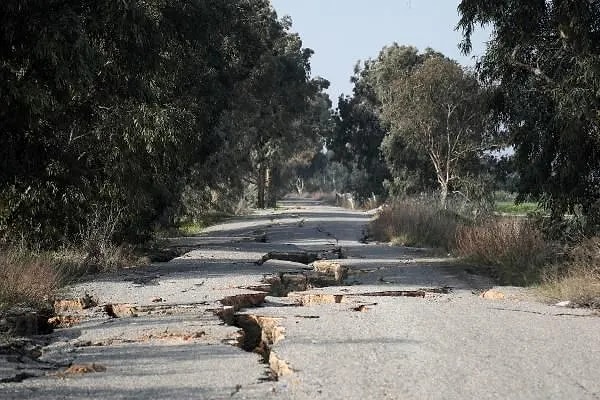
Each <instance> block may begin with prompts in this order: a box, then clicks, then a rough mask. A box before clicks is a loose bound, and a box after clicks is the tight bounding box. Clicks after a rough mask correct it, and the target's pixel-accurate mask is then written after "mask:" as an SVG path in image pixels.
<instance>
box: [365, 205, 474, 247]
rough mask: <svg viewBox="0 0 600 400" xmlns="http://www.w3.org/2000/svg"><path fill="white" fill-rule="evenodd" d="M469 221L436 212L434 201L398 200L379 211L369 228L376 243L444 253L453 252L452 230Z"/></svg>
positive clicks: (448, 211)
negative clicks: (418, 247) (383, 242)
mask: <svg viewBox="0 0 600 400" xmlns="http://www.w3.org/2000/svg"><path fill="white" fill-rule="evenodd" d="M468 222H469V220H468V219H467V218H465V217H463V216H461V215H460V214H458V213H456V212H453V211H450V210H443V209H441V208H439V206H438V202H437V200H434V199H431V200H429V199H425V200H401V201H396V202H394V204H393V206H391V207H386V208H384V209H383V211H382V212H381V214H380V215H379V218H377V219H376V220H375V221H374V222H373V223H372V225H371V235H372V236H373V237H374V238H375V239H376V240H379V241H391V242H392V243H395V244H399V245H403V246H432V247H436V248H441V249H444V250H446V251H449V250H451V249H452V248H454V245H455V237H456V229H457V227H458V225H459V224H460V223H468Z"/></svg>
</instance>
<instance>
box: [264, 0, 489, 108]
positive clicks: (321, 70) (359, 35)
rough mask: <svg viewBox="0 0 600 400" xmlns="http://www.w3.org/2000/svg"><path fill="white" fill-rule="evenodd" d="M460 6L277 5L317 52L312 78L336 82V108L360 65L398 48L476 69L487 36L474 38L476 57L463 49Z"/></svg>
mask: <svg viewBox="0 0 600 400" xmlns="http://www.w3.org/2000/svg"><path fill="white" fill-rule="evenodd" d="M458 3H459V1H458V0H370V1H368V0H271V4H273V7H274V8H275V10H276V11H277V14H278V15H279V17H283V16H284V15H289V16H291V17H292V21H293V27H292V31H294V32H298V33H299V34H300V36H301V38H302V40H303V44H304V47H309V48H311V49H313V50H315V54H314V55H313V58H312V62H311V65H312V75H313V76H322V77H324V78H326V79H328V80H329V81H330V82H331V87H330V89H329V95H330V96H331V99H332V101H333V103H334V106H335V105H336V104H337V98H338V96H339V95H340V94H341V93H344V94H351V93H352V84H351V83H350V77H351V76H352V72H353V69H354V65H355V64H356V62H357V61H358V60H366V59H368V58H375V57H377V55H378V54H379V51H380V50H381V49H382V48H383V47H384V46H386V45H389V44H392V43H393V42H398V43H399V44H401V45H412V46H416V47H417V48H418V49H419V50H424V49H425V48H427V47H431V48H433V49H434V50H437V51H440V52H442V53H443V54H445V55H446V56H448V57H450V58H453V59H455V60H457V61H459V62H460V63H461V64H463V65H473V64H474V61H473V59H472V56H473V55H481V54H482V53H483V50H484V48H485V45H484V42H485V41H486V40H487V38H488V35H489V34H488V33H487V32H483V31H481V32H477V34H476V35H475V36H474V38H473V55H471V56H463V55H462V54H461V53H460V50H459V49H458V47H457V46H458V44H459V43H460V41H461V33H460V32H458V31H455V30H454V28H455V27H456V24H457V23H458V18H459V17H458V13H457V10H456V7H457V5H458Z"/></svg>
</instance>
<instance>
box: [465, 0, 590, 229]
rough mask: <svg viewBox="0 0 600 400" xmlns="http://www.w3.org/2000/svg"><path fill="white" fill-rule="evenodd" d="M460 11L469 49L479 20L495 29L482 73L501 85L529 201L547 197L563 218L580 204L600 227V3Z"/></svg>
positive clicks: (487, 5)
mask: <svg viewBox="0 0 600 400" xmlns="http://www.w3.org/2000/svg"><path fill="white" fill-rule="evenodd" d="M459 12H460V14H461V20H460V23H459V25H458V26H459V28H461V29H462V31H463V34H464V42H463V44H462V45H463V49H464V51H465V52H468V51H469V50H470V49H471V35H472V33H473V31H474V29H476V27H477V26H478V25H490V26H491V27H492V28H493V30H492V37H491V40H490V42H489V44H488V48H487V50H486V53H485V55H484V56H483V58H482V59H481V61H480V65H479V71H480V73H481V77H482V78H483V79H485V80H487V81H489V82H490V83H493V84H494V85H496V87H497V94H496V98H495V100H496V101H495V103H494V110H495V112H496V116H497V118H498V121H499V123H501V124H502V125H503V126H504V127H506V129H507V130H508V131H509V132H510V135H511V141H512V144H513V146H514V148H515V153H516V155H515V160H516V164H517V168H518V170H519V173H520V176H521V180H520V187H519V190H520V193H521V199H524V198H525V196H527V195H530V196H533V197H534V198H536V199H539V200H540V201H541V202H542V204H544V205H545V206H546V207H547V208H549V209H551V210H552V212H553V216H554V217H555V218H561V217H562V215H563V214H564V213H565V212H569V211H571V212H573V211H576V210H577V209H578V208H580V209H581V210H582V212H583V213H584V214H585V215H587V216H588V217H592V218H591V219H590V220H589V222H590V224H589V227H590V228H593V229H597V228H598V218H597V217H598V216H599V215H600V213H599V212H598V205H599V200H600V185H599V179H600V178H599V176H600V95H599V93H600V2H598V1H579V0H533V1H527V2H523V1H518V0H501V1H494V2H489V1H485V0H462V1H461V2H460V5H459Z"/></svg>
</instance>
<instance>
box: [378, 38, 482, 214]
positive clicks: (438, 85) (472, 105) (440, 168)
mask: <svg viewBox="0 0 600 400" xmlns="http://www.w3.org/2000/svg"><path fill="white" fill-rule="evenodd" d="M372 70H373V74H372V76H371V79H372V80H373V81H374V82H376V86H375V87H376V91H377V94H378V96H379V98H380V99H381V104H382V118H383V120H384V121H385V122H386V123H387V124H388V125H389V127H390V135H389V136H388V137H386V139H385V140H384V143H383V146H382V148H383V149H384V152H385V154H386V159H387V161H388V165H389V166H390V169H391V170H392V172H393V174H394V178H396V179H395V181H396V182H398V181H400V180H401V181H405V182H407V183H409V184H408V185H406V187H405V188H404V190H406V191H411V186H417V185H418V186H421V187H427V186H430V185H431V184H432V177H433V176H435V178H436V180H437V183H438V185H439V188H440V192H441V200H442V204H445V201H446V198H447V196H448V193H449V192H450V191H452V190H459V188H460V187H461V186H462V187H465V186H472V181H473V180H472V179H470V180H468V179H465V178H466V177H467V174H468V173H469V172H470V170H472V169H473V168H470V167H473V166H476V162H475V160H477V158H478V157H480V156H482V154H483V150H485V149H486V147H485V146H486V143H485V140H484V139H485V133H486V126H485V125H486V112H485V108H484V104H485V91H484V90H483V88H481V86H480V85H479V83H478V81H477V80H476V79H475V78H474V77H473V76H472V75H471V74H470V73H468V72H466V71H465V70H463V69H462V68H461V67H460V66H459V65H458V64H457V63H456V62H454V61H452V60H449V59H447V58H445V57H443V56H442V55H441V54H439V53H435V52H433V51H432V50H430V49H428V50H427V51H426V52H425V53H423V54H419V53H418V52H417V50H416V49H415V48H413V47H402V46H397V45H394V46H392V47H389V48H385V49H384V50H383V51H382V53H381V55H380V57H379V59H378V61H377V63H375V65H374V66H373V68H372ZM432 170H433V172H434V173H433V174H431V171H432ZM407 178H408V179H407ZM412 190H414V189H412ZM471 192H472V193H474V192H473V191H471ZM463 195H466V194H465V193H463Z"/></svg>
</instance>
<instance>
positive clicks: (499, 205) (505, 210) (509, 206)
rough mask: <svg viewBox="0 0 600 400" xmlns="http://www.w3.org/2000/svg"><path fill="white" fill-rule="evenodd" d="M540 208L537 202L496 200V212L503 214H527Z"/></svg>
mask: <svg viewBox="0 0 600 400" xmlns="http://www.w3.org/2000/svg"><path fill="white" fill-rule="evenodd" d="M537 209H538V204H537V203H531V202H529V203H520V204H515V203H514V202H512V201H498V202H496V209H495V210H496V212H499V213H502V214H513V215H526V214H528V213H531V212H534V211H536V210H537Z"/></svg>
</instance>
